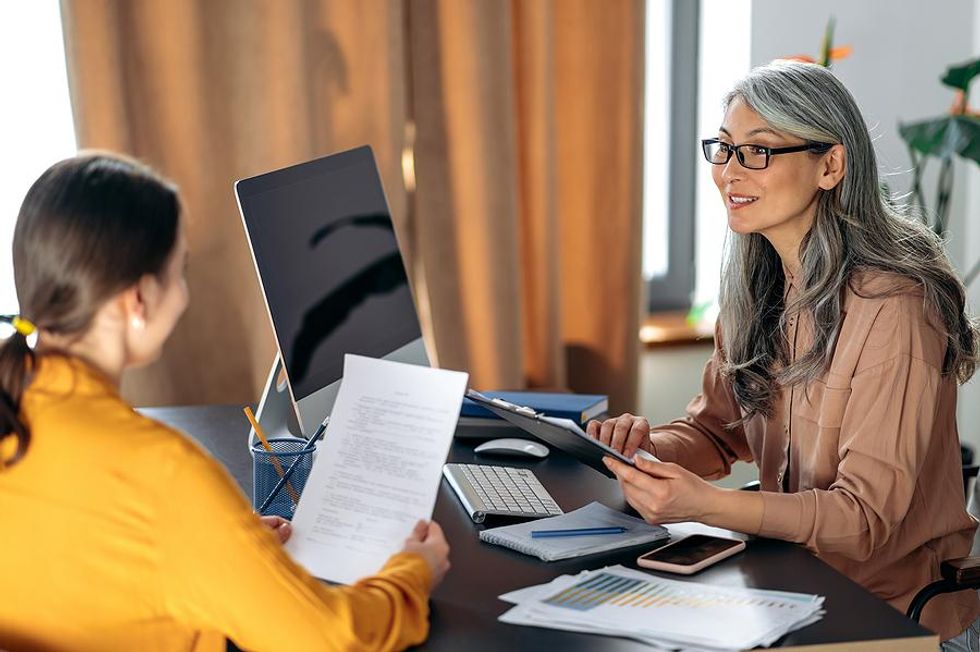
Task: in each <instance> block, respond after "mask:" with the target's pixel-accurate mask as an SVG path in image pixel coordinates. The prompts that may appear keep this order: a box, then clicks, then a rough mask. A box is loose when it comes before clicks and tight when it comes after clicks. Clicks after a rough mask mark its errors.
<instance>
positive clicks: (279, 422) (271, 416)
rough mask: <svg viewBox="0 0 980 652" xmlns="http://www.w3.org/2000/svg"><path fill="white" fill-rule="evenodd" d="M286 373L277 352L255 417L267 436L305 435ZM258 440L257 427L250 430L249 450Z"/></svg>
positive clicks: (298, 436)
mask: <svg viewBox="0 0 980 652" xmlns="http://www.w3.org/2000/svg"><path fill="white" fill-rule="evenodd" d="M287 383H288V381H287V380H286V374H285V372H284V371H283V367H282V359H281V358H280V357H279V355H278V354H276V357H275V360H273V361H272V370H271V371H270V372H269V378H268V380H266V381H265V389H264V390H263V391H262V398H261V399H260V400H259V407H258V409H257V410H256V411H255V418H256V419H257V420H258V422H259V425H260V426H262V431H263V432H264V433H265V436H266V437H269V438H272V437H297V438H302V439H305V437H303V431H302V428H300V425H299V421H298V420H297V419H296V411H295V410H293V402H292V400H291V399H290V397H289V387H288V386H287ZM256 442H258V438H257V437H256V436H255V428H249V430H248V450H249V453H251V451H252V445H253V444H255V443H256Z"/></svg>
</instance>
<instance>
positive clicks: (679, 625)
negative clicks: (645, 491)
mask: <svg viewBox="0 0 980 652" xmlns="http://www.w3.org/2000/svg"><path fill="white" fill-rule="evenodd" d="M500 599H501V600H504V601H507V602H510V603H513V604H515V605H517V606H515V607H514V608H512V609H511V610H509V611H507V612H506V613H505V614H503V615H502V616H500V621H501V622H505V623H511V624H514V625H533V626H535V627H549V628H552V629H562V630H568V631H573V632H589V633H593V634H606V635H609V636H623V637H626V638H631V639H635V640H638V641H641V642H643V643H647V644H648V645H651V646H653V647H656V648H660V649H665V650H678V649H684V650H702V651H705V652H707V651H721V650H736V649H747V648H753V647H756V646H759V645H762V646H769V645H772V644H773V643H774V642H775V641H776V640H777V639H779V638H780V637H781V636H783V635H785V634H786V633H788V632H791V631H793V630H796V629H799V628H801V627H804V626H806V625H809V624H811V623H814V622H816V621H818V620H820V618H821V617H822V616H823V613H824V612H823V609H822V607H823V600H824V599H823V597H822V596H818V595H808V594H803V593H787V592H784V591H764V590H760V589H745V588H731V587H722V586H713V585H710V584H702V583H698V582H678V581H675V580H667V579H661V578H659V577H655V576H653V575H649V574H647V573H643V572H640V571H636V570H632V569H629V568H625V567H623V566H610V567H607V568H603V569H600V570H595V571H586V572H583V573H579V574H578V575H575V576H571V575H563V576H561V577H558V578H556V579H554V580H553V581H551V582H549V583H548V584H542V585H539V586H532V587H529V588H526V589H521V590H519V591H513V592H511V593H507V594H504V595H502V596H500Z"/></svg>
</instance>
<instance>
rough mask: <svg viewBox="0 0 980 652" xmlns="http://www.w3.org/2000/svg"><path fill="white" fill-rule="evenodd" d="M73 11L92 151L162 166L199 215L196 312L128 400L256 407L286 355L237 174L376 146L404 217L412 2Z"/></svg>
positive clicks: (77, 99)
mask: <svg viewBox="0 0 980 652" xmlns="http://www.w3.org/2000/svg"><path fill="white" fill-rule="evenodd" d="M62 15H63V22H64V27H65V42H66V51H67V58H68V68H69V79H70V88H71V96H72V104H73V108H74V114H75V123H76V131H77V134H78V144H79V146H80V147H84V148H104V149H111V150H115V151H121V152H126V153H128V154H131V155H134V156H137V157H138V158H140V159H142V160H144V161H146V162H148V163H150V164H151V165H153V166H154V167H156V168H157V169H159V170H161V171H162V172H163V173H164V174H165V175H167V176H169V177H171V178H172V179H174V180H176V182H177V183H178V184H179V185H180V188H181V193H182V195H183V199H184V204H185V209H186V216H187V218H188V220H187V224H188V227H189V228H188V235H189V239H190V246H191V250H192V256H191V260H190V267H189V283H190V288H191V305H190V308H189V309H188V312H187V314H186V315H185V316H184V318H183V320H182V321H181V322H180V324H179V325H178V327H177V330H176V331H175V333H174V335H173V337H172V338H171V339H170V341H169V342H168V344H167V347H166V350H165V352H164V355H163V357H162V359H161V360H160V361H159V362H157V363H155V364H154V365H152V366H151V367H148V368H146V369H142V370H138V371H134V372H131V373H129V374H127V376H126V378H125V380H124V383H123V391H124V394H125V395H126V396H127V398H129V399H130V400H132V401H134V402H135V403H137V404H144V405H145V404H180V403H221V402H239V403H241V402H246V401H253V400H255V399H256V398H257V396H258V394H259V392H260V391H261V387H262V385H263V383H264V381H265V379H266V376H267V374H268V372H269V368H270V365H271V364H272V361H273V358H274V355H275V350H276V349H275V341H274V339H273V337H272V331H271V328H270V326H269V321H268V317H267V316H266V312H265V307H264V302H263V299H262V296H261V293H260V290H259V287H258V283H257V281H256V277H255V272H254V268H253V266H252V262H251V259H250V255H249V250H248V245H247V242H246V239H245V234H244V230H243V228H242V226H241V221H240V218H239V215H238V210H237V208H236V205H235V199H234V195H233V193H232V184H233V183H234V181H235V180H236V179H239V178H242V177H246V176H250V175H254V174H258V173H261V172H265V171H267V170H270V169H273V168H276V167H282V166H285V165H290V164H292V163H295V162H297V161H302V160H305V159H310V158H314V157H316V156H322V155H324V154H328V153H330V152H333V151H338V150H342V149H347V148H350V147H354V146H357V145H362V144H364V143H368V144H370V145H372V147H373V148H374V151H375V155H376V156H377V158H378V163H379V167H380V168H381V171H382V176H383V178H384V183H385V187H386V189H387V193H388V199H389V202H390V203H391V207H392V212H393V215H394V217H395V219H396V221H403V220H404V218H405V201H406V196H405V192H404V189H403V188H404V186H403V184H402V179H401V163H400V160H401V145H402V141H403V128H404V124H405V116H404V106H405V101H404V97H405V93H404V80H403V65H402V62H403V54H402V46H403V40H402V38H401V35H402V33H403V29H404V27H403V24H404V15H403V11H402V4H401V3H399V2H389V1H386V0H364V1H361V0H358V1H357V2H326V1H322V2H312V1H309V2H240V1H238V0H208V1H207V2H204V1H197V0H167V2H159V1H154V0H117V1H108V0H64V1H63V2H62ZM365 52H370V56H365ZM202 361H206V363H203V364H202Z"/></svg>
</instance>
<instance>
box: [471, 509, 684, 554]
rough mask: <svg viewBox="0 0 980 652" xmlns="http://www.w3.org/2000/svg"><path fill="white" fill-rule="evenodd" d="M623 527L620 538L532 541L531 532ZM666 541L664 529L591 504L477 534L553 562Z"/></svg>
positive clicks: (571, 538) (615, 536)
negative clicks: (624, 530) (623, 530)
mask: <svg viewBox="0 0 980 652" xmlns="http://www.w3.org/2000/svg"><path fill="white" fill-rule="evenodd" d="M595 527H624V528H626V532H623V533H622V534H599V535H595V534H593V535H588V536H571V537H547V538H543V539H532V538H531V532H532V531H533V530H571V529H577V528H595ZM668 538H670V533H669V532H667V529H666V528H663V527H661V526H659V525H650V524H649V523H647V522H646V521H643V520H641V519H638V518H635V517H633V516H629V515H627V514H624V513H622V512H619V511H616V510H614V509H610V508H608V507H606V506H605V505H603V504H602V503H597V502H592V503H589V504H588V505H586V506H585V507H580V508H578V509H576V510H575V511H572V512H567V513H565V514H562V515H561V516H552V517H551V518H542V519H538V520H535V521H528V522H526V523H518V524H517V525H506V526H504V527H495V528H491V529H489V530H483V531H482V532H480V541H483V542H484V543H492V544H494V545H498V546H504V547H505V548H511V549H513V550H516V551H518V552H523V553H524V554H525V555H531V556H532V557H537V558H538V559H541V560H543V561H557V560H559V559H570V558H572V557H582V556H585V555H592V554H595V553H597V552H607V551H609V550H616V549H617V548H628V547H630V546H638V545H641V544H644V543H651V542H653V541H662V540H666V539H668Z"/></svg>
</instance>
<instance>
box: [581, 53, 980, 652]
mask: <svg viewBox="0 0 980 652" xmlns="http://www.w3.org/2000/svg"><path fill="white" fill-rule="evenodd" d="M724 106H725V115H724V119H723V121H722V124H721V127H720V129H719V130H718V136H717V137H716V138H710V139H707V140H704V141H702V148H703V151H704V155H705V158H706V159H707V161H708V162H709V163H711V164H712V166H713V167H712V173H713V178H714V181H715V183H716V185H717V186H718V190H719V191H720V193H721V198H722V200H723V201H724V203H725V206H726V208H727V211H728V226H729V229H730V230H731V233H730V241H729V248H728V255H727V257H726V262H725V265H724V269H723V273H722V290H721V315H720V318H719V323H718V326H717V328H716V337H715V351H714V354H713V356H712V357H711V359H710V360H709V361H708V363H707V365H706V367H705V370H704V377H703V391H702V393H701V394H700V395H698V396H697V397H695V398H694V400H692V401H691V403H690V405H689V406H688V409H687V416H686V417H685V418H683V419H680V420H677V421H674V422H672V423H669V424H666V425H662V426H656V427H654V428H651V427H650V425H649V423H648V422H647V420H646V419H644V418H642V417H635V416H633V415H630V414H624V415H622V416H620V417H618V418H615V419H610V420H608V421H605V422H603V423H598V422H592V423H590V424H589V429H588V430H589V433H590V434H591V435H592V436H594V437H596V438H598V439H600V440H601V441H603V442H604V443H607V444H609V445H611V446H613V447H614V448H616V449H617V450H620V451H622V452H623V453H625V454H626V455H628V456H630V455H633V454H635V453H636V451H637V450H639V449H643V450H645V451H648V452H650V453H652V454H653V455H655V456H656V457H657V458H659V460H660V461H659V462H653V461H648V460H646V459H643V458H641V457H637V458H636V464H637V467H636V468H631V467H629V466H627V465H625V464H621V463H619V462H616V461H615V460H612V459H610V458H606V463H607V465H608V466H609V468H610V469H612V470H613V471H614V472H615V473H616V475H617V477H618V478H619V481H620V485H621V486H622V489H623V493H624V495H625V497H626V499H627V500H628V501H629V503H630V504H631V505H632V506H633V507H634V508H635V509H636V510H637V511H638V512H639V513H640V514H641V515H642V516H643V517H644V518H645V519H646V520H648V521H650V522H653V523H671V522H678V521H700V522H703V523H706V524H708V525H714V526H718V527H723V528H728V529H731V530H737V531H740V532H746V533H750V534H756V535H759V536H764V537H773V538H779V539H785V540H788V541H793V542H797V543H801V544H804V545H806V547H807V548H808V549H810V550H811V551H813V552H814V553H815V554H816V555H818V556H819V557H820V558H821V559H823V560H824V561H826V562H827V563H829V564H830V565H831V566H833V567H835V568H836V569H838V570H839V571H841V572H842V573H844V574H845V575H847V576H849V577H851V578H853V579H854V580H856V581H858V582H860V583H861V584H863V585H864V586H865V587H866V588H868V590H870V591H872V592H873V593H875V594H876V595H878V596H880V597H881V598H883V599H885V600H887V601H888V602H889V603H891V604H892V605H893V606H894V607H896V608H897V609H899V610H901V611H903V612H904V611H905V610H906V608H907V607H908V604H909V602H910V601H911V599H912V597H913V595H914V594H915V593H916V592H917V591H918V589H920V588H921V587H923V586H925V585H926V584H928V583H929V582H931V581H933V580H935V579H938V577H939V563H940V561H941V560H943V559H948V558H953V557H960V556H965V555H967V554H969V551H970V547H971V543H972V540H973V534H974V531H975V530H976V527H977V526H976V523H975V521H974V520H973V519H972V518H971V517H970V516H969V515H968V514H967V512H966V510H965V507H964V504H965V500H964V496H963V487H962V482H961V476H960V452H959V440H958V436H957V431H956V390H957V383H958V382H964V381H966V380H967V379H969V378H970V376H972V375H973V372H974V369H975V368H976V365H977V360H978V333H977V329H976V327H975V326H974V324H973V322H972V321H971V320H970V319H969V318H968V317H967V315H966V314H965V290H964V287H963V284H962V283H961V282H960V281H959V280H958V278H957V277H956V275H955V274H954V272H953V270H952V268H951V267H950V264H949V261H948V260H947V258H946V256H945V254H944V253H943V248H942V242H941V241H940V240H939V238H937V237H936V236H935V235H933V234H932V232H931V231H929V230H928V229H927V228H925V227H924V226H923V225H922V224H921V223H920V222H919V221H917V220H915V219H911V218H909V217H907V216H905V215H903V214H902V213H901V212H899V211H898V210H897V209H896V208H895V207H894V206H893V205H892V204H891V203H890V201H889V200H888V199H887V198H886V197H885V196H884V194H883V193H882V192H881V189H880V184H879V182H878V173H877V165H876V162H875V154H874V149H873V147H872V143H871V139H870V137H869V134H868V130H867V127H866V126H865V123H864V119H863V118H862V116H861V113H860V110H859V109H858V107H857V104H856V103H855V101H854V98H853V97H851V94H850V93H849V92H848V91H847V89H846V88H845V87H844V86H843V85H842V84H841V83H840V81H839V80H838V79H837V78H836V77H835V76H834V75H833V74H832V73H831V72H829V71H828V70H826V69H825V68H822V67H820V66H817V65H813V64H801V63H789V62H776V63H773V64H770V65H767V66H763V67H760V68H756V69H755V70H753V71H752V72H750V73H749V75H748V76H746V77H745V78H744V79H743V80H741V81H740V82H739V83H738V84H737V85H736V87H735V89H734V90H733V91H732V92H731V93H730V94H729V95H728V96H727V97H726V99H725V104H724ZM736 460H744V461H754V462H755V463H756V464H757V465H758V467H759V479H760V483H761V491H759V492H746V491H734V490H726V489H722V488H719V487H716V486H714V485H712V484H710V483H708V482H706V479H713V478H719V477H722V476H724V475H727V474H728V472H729V470H730V468H731V464H732V463H733V462H734V461H736ZM978 616H980V600H978V597H977V593H976V592H975V591H961V592H959V593H952V594H946V595H942V596H939V597H937V598H934V599H933V600H932V601H930V602H929V604H928V606H927V607H926V609H925V611H924V613H923V615H922V622H923V624H925V625H926V626H928V627H930V628H932V629H933V630H935V631H937V632H938V633H939V635H940V638H941V640H943V641H944V647H945V648H948V649H955V646H956V645H958V644H965V643H969V641H971V640H972V641H974V642H975V641H976V639H977V636H978V634H977V632H978V631H980V620H978ZM951 639H952V640H951ZM971 649H975V648H971Z"/></svg>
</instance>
